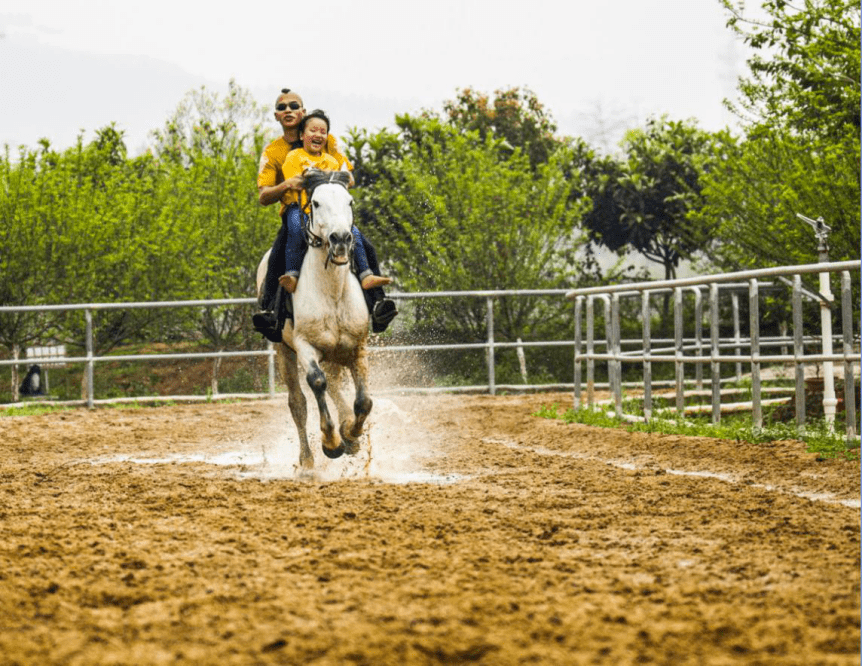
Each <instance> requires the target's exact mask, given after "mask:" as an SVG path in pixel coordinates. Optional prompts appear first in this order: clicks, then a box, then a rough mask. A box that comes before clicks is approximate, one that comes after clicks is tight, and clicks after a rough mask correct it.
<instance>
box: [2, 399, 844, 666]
mask: <svg viewBox="0 0 862 666" xmlns="http://www.w3.org/2000/svg"><path fill="white" fill-rule="evenodd" d="M568 400H569V397H568V396H565V395H560V396H547V395H540V396H530V397H488V396H481V397H452V396H446V397H422V398H415V397H414V398H407V397H389V398H387V397H380V396H378V397H377V398H376V404H375V410H374V419H373V421H372V424H371V431H370V436H369V438H368V440H367V441H366V442H365V449H364V450H363V452H361V453H360V454H358V455H357V456H355V457H353V458H351V459H347V458H342V459H340V460H336V461H329V460H325V459H324V457H323V455H322V454H321V453H320V452H319V444H317V443H313V447H314V449H315V458H316V462H317V464H318V466H319V468H318V471H317V473H316V474H315V475H314V476H313V477H312V478H299V477H298V476H297V474H296V470H295V467H294V466H295V463H296V462H297V458H298V451H297V446H296V444H295V434H294V430H293V426H292V424H290V423H288V416H287V414H288V412H287V405H286V401H285V400H283V399H279V400H274V401H266V402H258V403H242V404H227V405H226V404H206V405H194V406H173V407H159V408H144V409H124V410H117V409H97V410H95V411H86V410H78V411H68V412H63V413H55V414H49V415H44V416H37V417H12V418H2V419H0V442H2V451H3V455H2V464H0V493H2V504H0V663H3V664H69V665H85V664H86V665H90V664H219V665H228V664H375V665H377V664H441V663H442V664H462V663H476V664H527V663H530V664H533V663H535V664H636V663H654V664H716V665H718V664H806V665H807V664H858V663H859V657H860V649H859V646H860V631H859V622H860V598H859V589H860V575H859V552H860V543H859V526H860V520H859V463H858V462H852V461H836V460H818V459H817V458H816V457H815V456H813V455H811V454H807V453H805V450H804V446H803V445H801V444H799V443H796V442H783V443H775V444H770V445H758V446H751V445H744V444H743V445H740V444H737V443H736V442H727V441H718V440H711V439H705V438H702V439H701V438H682V437H673V436H662V435H646V434H629V433H625V432H622V431H610V430H602V429H596V428H590V427H586V426H578V425H566V424H564V423H562V422H560V421H550V420H545V419H540V418H536V417H534V416H532V414H533V413H534V412H535V411H536V409H537V408H538V407H539V406H540V405H543V404H544V405H548V404H551V403H552V402H559V403H561V404H567V402H568ZM312 419H315V416H314V415H312Z"/></svg>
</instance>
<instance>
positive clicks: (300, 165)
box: [281, 148, 338, 206]
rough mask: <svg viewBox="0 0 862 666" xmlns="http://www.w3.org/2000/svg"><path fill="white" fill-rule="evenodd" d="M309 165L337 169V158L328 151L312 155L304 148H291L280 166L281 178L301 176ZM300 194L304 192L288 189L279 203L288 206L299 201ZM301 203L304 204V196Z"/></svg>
mask: <svg viewBox="0 0 862 666" xmlns="http://www.w3.org/2000/svg"><path fill="white" fill-rule="evenodd" d="M309 167H316V168H318V169H322V170H323V171H338V160H337V159H335V158H334V157H333V156H332V155H330V154H329V153H320V155H312V154H310V153H307V152H306V151H305V149H304V148H297V149H295V150H291V151H290V152H289V153H288V154H287V159H285V160H284V166H283V167H282V168H281V175H282V180H288V179H289V178H293V177H294V176H301V175H302V174H303V173H304V172H305V170H306V169H308V168H309ZM300 194H302V195H305V192H302V193H300V192H297V191H296V190H288V191H287V192H285V194H284V196H283V197H282V198H281V203H283V204H284V205H285V206H289V205H290V204H292V203H300V200H299V195H300ZM301 203H302V204H303V205H305V199H304V198H303V200H302V202H301Z"/></svg>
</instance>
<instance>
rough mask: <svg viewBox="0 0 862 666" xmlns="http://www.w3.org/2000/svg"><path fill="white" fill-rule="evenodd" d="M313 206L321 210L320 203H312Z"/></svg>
mask: <svg viewBox="0 0 862 666" xmlns="http://www.w3.org/2000/svg"><path fill="white" fill-rule="evenodd" d="M311 205H312V206H314V207H315V208H320V202H319V201H312V202H311Z"/></svg>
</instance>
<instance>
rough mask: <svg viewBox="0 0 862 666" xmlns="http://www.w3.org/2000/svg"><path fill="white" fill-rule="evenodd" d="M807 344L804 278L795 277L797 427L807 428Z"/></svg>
mask: <svg viewBox="0 0 862 666" xmlns="http://www.w3.org/2000/svg"><path fill="white" fill-rule="evenodd" d="M804 356H805V342H804V340H803V331H802V278H801V277H800V276H799V275H794V276H793V367H794V374H795V376H796V427H797V428H798V429H799V430H800V431H804V428H805V365H804V363H803V360H802V359H803V358H804Z"/></svg>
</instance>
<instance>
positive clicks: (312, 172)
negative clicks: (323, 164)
mask: <svg viewBox="0 0 862 666" xmlns="http://www.w3.org/2000/svg"><path fill="white" fill-rule="evenodd" d="M302 175H303V178H304V181H305V182H304V184H303V188H304V189H305V191H306V192H307V193H308V199H309V200H311V195H312V194H314V190H315V188H316V187H317V186H318V185H323V184H324V183H338V184H339V185H342V186H343V187H344V189H345V190H346V189H347V186H348V185H349V184H350V174H349V173H347V172H346V171H323V170H322V169H317V168H315V167H309V168H308V169H306V170H305V171H304V172H303V174H302Z"/></svg>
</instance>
